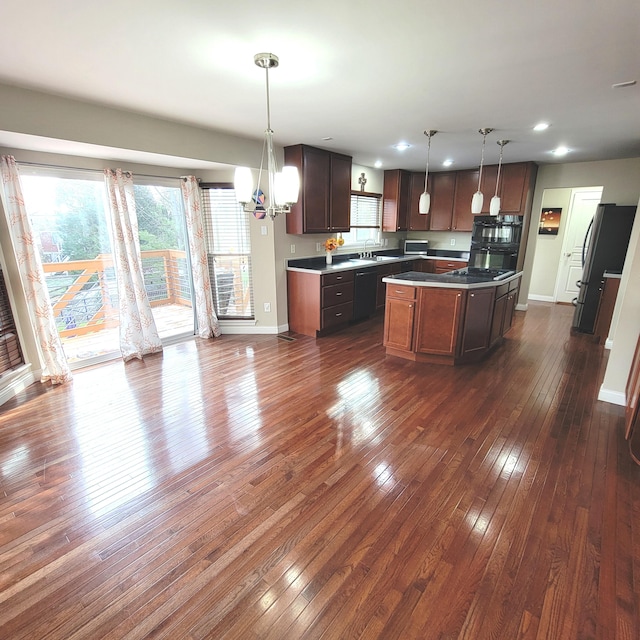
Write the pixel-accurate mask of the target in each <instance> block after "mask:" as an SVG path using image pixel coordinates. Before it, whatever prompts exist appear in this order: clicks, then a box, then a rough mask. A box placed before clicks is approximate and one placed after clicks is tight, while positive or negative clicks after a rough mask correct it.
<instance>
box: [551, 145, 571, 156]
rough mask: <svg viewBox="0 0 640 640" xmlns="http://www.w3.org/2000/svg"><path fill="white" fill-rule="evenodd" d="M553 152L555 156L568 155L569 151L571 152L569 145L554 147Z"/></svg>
mask: <svg viewBox="0 0 640 640" xmlns="http://www.w3.org/2000/svg"><path fill="white" fill-rule="evenodd" d="M551 153H553V155H554V156H566V155H567V153H569V149H568V148H567V147H558V148H557V149H554V150H553V151H552V152H551Z"/></svg>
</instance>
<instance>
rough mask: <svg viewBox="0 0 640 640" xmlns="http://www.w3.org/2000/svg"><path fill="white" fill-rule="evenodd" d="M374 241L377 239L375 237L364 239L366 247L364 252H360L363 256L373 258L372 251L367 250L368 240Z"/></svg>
mask: <svg viewBox="0 0 640 640" xmlns="http://www.w3.org/2000/svg"><path fill="white" fill-rule="evenodd" d="M369 241H371V242H373V243H374V244H375V240H374V239H373V238H367V239H366V240H365V241H364V249H363V251H362V253H361V254H360V257H361V258H373V254H372V253H371V251H367V242H369Z"/></svg>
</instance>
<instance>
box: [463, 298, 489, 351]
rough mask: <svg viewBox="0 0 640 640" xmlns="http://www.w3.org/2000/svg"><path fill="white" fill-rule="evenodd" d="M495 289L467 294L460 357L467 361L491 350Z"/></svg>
mask: <svg viewBox="0 0 640 640" xmlns="http://www.w3.org/2000/svg"><path fill="white" fill-rule="evenodd" d="M494 296H495V289H476V290H474V291H469V292H468V294H467V308H466V311H465V317H464V329H463V332H462V348H461V353H460V356H461V357H462V358H464V359H465V360H467V361H470V360H472V359H474V358H475V357H476V356H477V357H482V356H483V355H484V353H485V352H486V350H487V349H488V348H489V341H490V336H491V328H492V327H491V321H492V320H493V314H494V299H495V297H494Z"/></svg>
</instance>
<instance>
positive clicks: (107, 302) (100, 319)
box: [42, 249, 191, 337]
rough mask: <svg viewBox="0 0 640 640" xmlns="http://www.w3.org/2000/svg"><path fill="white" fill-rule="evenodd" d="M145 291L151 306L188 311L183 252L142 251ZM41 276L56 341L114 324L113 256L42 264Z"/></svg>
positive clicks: (188, 302) (114, 282) (186, 276)
mask: <svg viewBox="0 0 640 640" xmlns="http://www.w3.org/2000/svg"><path fill="white" fill-rule="evenodd" d="M141 256H142V266H143V270H144V279H145V288H146V290H147V295H148V297H149V301H150V303H151V306H152V307H155V306H162V305H168V304H178V305H183V306H186V307H191V293H190V280H189V275H188V273H187V259H186V253H185V252H184V251H177V250H172V249H164V250H154V251H142V252H141ZM42 267H43V269H44V272H45V273H47V274H55V275H50V276H48V277H47V287H48V289H49V295H50V297H51V302H52V304H53V311H54V316H55V319H56V325H57V327H58V332H59V334H60V336H61V337H71V336H75V335H82V334H85V333H90V332H93V331H99V330H101V329H108V328H111V327H117V326H118V308H117V288H116V278H115V271H114V268H113V256H112V255H111V254H101V255H99V256H97V257H96V258H95V259H93V260H69V261H67V262H46V263H44V264H43V265H42Z"/></svg>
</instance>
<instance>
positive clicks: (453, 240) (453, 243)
mask: <svg viewBox="0 0 640 640" xmlns="http://www.w3.org/2000/svg"><path fill="white" fill-rule="evenodd" d="M455 244H456V239H455V238H451V246H452V247H454V246H455Z"/></svg>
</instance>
